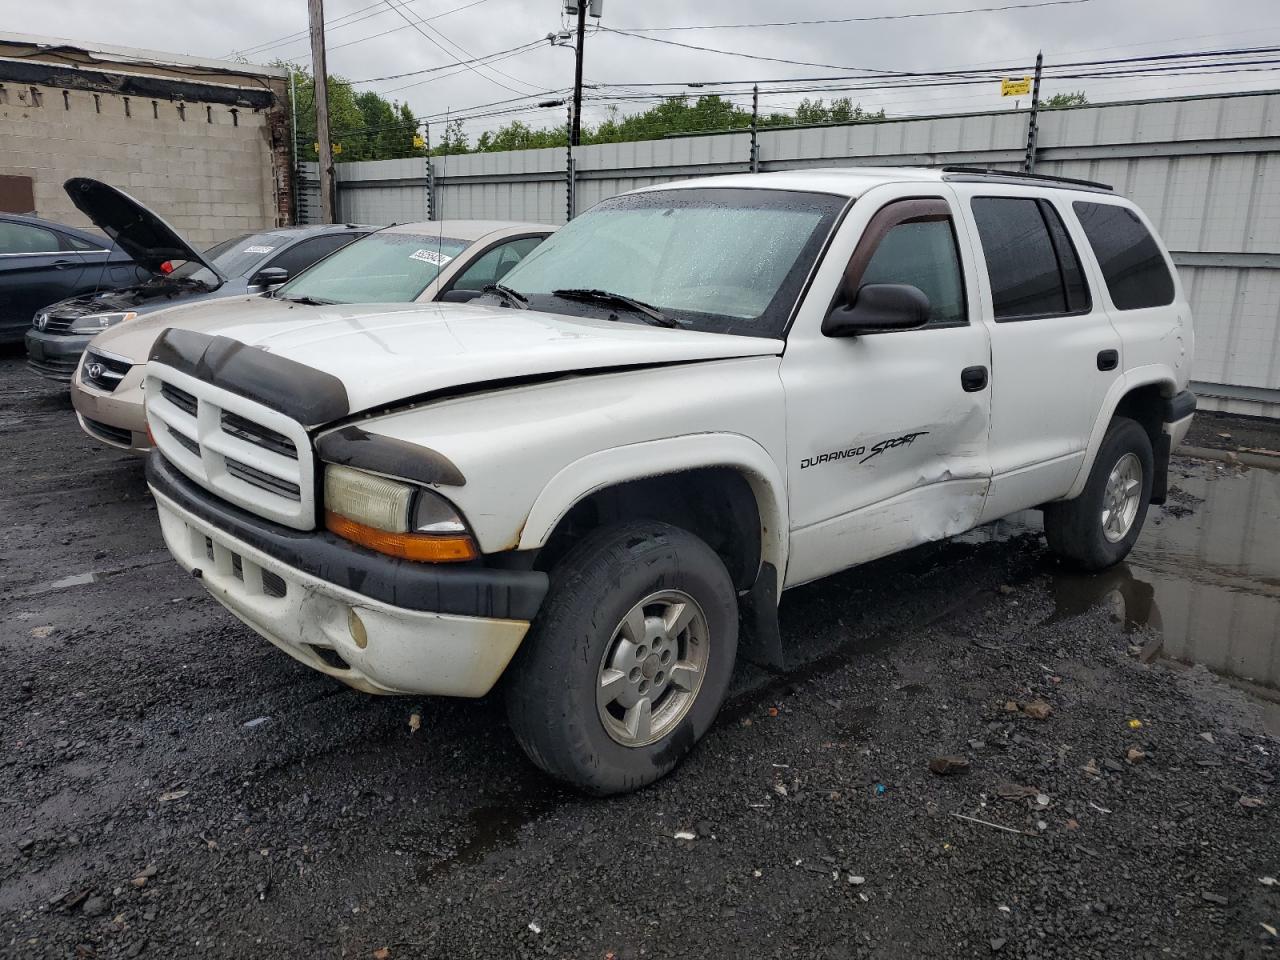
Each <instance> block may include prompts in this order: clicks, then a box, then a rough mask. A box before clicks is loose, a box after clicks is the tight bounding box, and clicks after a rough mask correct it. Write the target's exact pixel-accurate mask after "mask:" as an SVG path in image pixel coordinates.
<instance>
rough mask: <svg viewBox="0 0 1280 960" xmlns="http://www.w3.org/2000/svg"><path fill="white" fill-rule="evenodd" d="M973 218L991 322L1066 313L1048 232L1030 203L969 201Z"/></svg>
mask: <svg viewBox="0 0 1280 960" xmlns="http://www.w3.org/2000/svg"><path fill="white" fill-rule="evenodd" d="M1050 212H1052V211H1050ZM973 217H974V220H975V221H977V224H978V236H979V238H980V239H981V241H982V252H983V254H984V256H985V257H986V260H987V276H988V277H989V278H990V280H991V301H992V306H993V307H994V309H995V318H996V319H997V320H1013V319H1018V318H1027V317H1044V316H1052V315H1054V314H1064V313H1070V312H1071V310H1070V308H1069V307H1068V304H1067V290H1066V284H1065V283H1064V282H1063V271H1062V270H1061V269H1059V266H1058V257H1057V255H1056V254H1055V252H1054V244H1053V240H1052V238H1051V237H1050V236H1049V227H1048V225H1047V224H1046V223H1045V218H1044V214H1043V213H1042V212H1041V208H1040V204H1039V203H1038V202H1037V201H1036V200H1035V199H1034V198H1030V197H1025V198H1024V197H975V198H974V200H973ZM1076 271H1077V274H1078V272H1079V266H1078V264H1077V266H1076Z"/></svg>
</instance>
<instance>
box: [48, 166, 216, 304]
mask: <svg viewBox="0 0 1280 960" xmlns="http://www.w3.org/2000/svg"><path fill="white" fill-rule="evenodd" d="M62 188H63V189H64V190H66V191H67V196H68V197H70V198H71V202H72V203H74V204H75V205H76V209H78V210H79V211H80V212H81V213H83V214H84V215H85V216H86V217H88V218H89V219H90V220H92V221H93V222H94V224H95V225H96V226H97V227H98V229H100V230H102V232H103V233H105V234H106V235H107V236H109V237H110V238H111V239H112V240H114V241H115V242H116V243H117V244H119V245H120V248H121V249H122V250H124V251H125V252H126V253H128V254H129V256H131V257H133V259H134V261H135V262H137V263H139V264H141V265H142V266H144V267H146V268H147V269H148V270H150V271H151V272H152V273H160V272H161V271H160V264H162V263H164V262H165V261H166V260H179V261H181V260H194V261H196V262H197V263H199V264H202V265H203V266H205V267H207V268H209V270H211V271H213V275H214V276H216V277H220V278H221V279H223V280H226V279H227V278H226V277H225V276H224V275H223V274H222V273H221V272H220V271H219V270H218V268H217V267H215V266H214V265H213V264H211V263H210V262H209V261H208V260H206V259H205V258H204V257H203V256H201V254H200V251H198V250H196V248H195V247H193V246H191V244H189V243H187V241H186V240H184V239H182V237H181V236H179V234H178V232H177V231H176V230H174V229H173V227H171V226H169V224H167V223H165V222H164V220H162V219H161V218H160V217H159V216H157V215H156V214H155V213H153V212H152V211H150V210H148V209H147V208H146V207H144V206H143V205H142V204H140V203H139V202H138V201H137V200H135V199H133V197H131V196H129V195H128V194H127V193H125V192H124V191H123V190H117V189H116V188H115V187H113V186H110V185H109V184H105V183H103V182H102V181H101V180H94V179H92V178H90V177H72V178H71V179H70V180H68V181H67V182H66V183H64V184H63V185H62Z"/></svg>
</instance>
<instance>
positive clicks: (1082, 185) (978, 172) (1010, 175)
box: [942, 167, 1115, 193]
mask: <svg viewBox="0 0 1280 960" xmlns="http://www.w3.org/2000/svg"><path fill="white" fill-rule="evenodd" d="M942 172H943V174H944V176H943V178H942V179H944V180H961V181H965V180H969V181H972V180H990V181H995V182H997V183H999V182H1001V181H1003V182H1005V183H1021V182H1023V181H1026V180H1033V181H1036V180H1043V181H1045V182H1047V183H1054V184H1058V185H1060V186H1064V187H1076V188H1078V189H1082V190H1105V191H1107V192H1108V193H1112V192H1114V190H1115V188H1114V187H1112V186H1111V184H1109V183H1098V182H1097V181H1096V180H1079V179H1077V178H1075V177H1054V176H1050V175H1048V174H1044V173H1023V172H1022V171H1021V170H993V169H991V168H990V167H943V168H942ZM948 174H952V175H953V176H947V175H948Z"/></svg>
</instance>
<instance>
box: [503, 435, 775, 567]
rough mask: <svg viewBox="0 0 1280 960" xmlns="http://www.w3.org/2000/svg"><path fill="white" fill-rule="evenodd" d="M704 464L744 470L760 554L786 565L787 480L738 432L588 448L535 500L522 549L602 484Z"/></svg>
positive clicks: (535, 544) (538, 541)
mask: <svg viewBox="0 0 1280 960" xmlns="http://www.w3.org/2000/svg"><path fill="white" fill-rule="evenodd" d="M702 467H729V468H731V469H736V470H739V471H741V473H742V474H743V476H744V477H745V478H746V480H747V482H748V483H749V484H750V486H751V490H752V492H753V493H754V494H755V497H756V505H757V507H758V509H759V511H760V559H761V562H762V563H770V564H772V565H773V566H774V567H775V568H776V569H777V570H778V571H785V570H786V561H787V530H788V518H787V497H786V481H785V480H784V479H783V476H782V472H781V471H780V470H779V469H778V464H777V463H776V462H775V461H774V459H773V457H771V456H770V455H769V453H768V451H767V450H765V448H764V447H762V446H761V445H760V444H758V443H757V442H756V441H755V440H752V439H751V438H750V437H746V436H743V435H742V434H737V433H699V434H693V435H690V436H683V437H669V438H665V439H662V440H649V441H645V442H642V443H632V444H627V445H625V446H621V447H612V448H610V449H608V450H601V451H598V452H596V453H591V454H588V455H587V456H585V457H582V458H580V459H578V460H575V461H574V462H573V463H570V464H569V465H568V466H566V467H564V469H562V470H561V471H560V472H559V473H557V474H556V475H555V476H553V477H552V478H551V480H550V481H549V482H548V483H547V485H546V486H545V487H544V488H543V489H542V492H541V493H540V494H539V495H538V497H537V499H536V500H535V501H534V504H533V507H532V508H531V509H530V511H529V515H528V518H527V519H526V520H525V523H524V528H523V530H522V531H521V533H520V542H519V549H521V550H533V549H537V548H539V547H542V546H544V545H545V544H546V542H547V538H548V537H550V536H551V533H552V531H553V530H555V528H556V525H557V524H558V523H559V522H560V521H561V520H562V519H563V518H564V516H565V515H566V514H567V513H568V512H569V511H570V510H571V509H572V508H573V507H574V505H575V504H577V503H578V502H579V501H581V500H582V499H583V498H584V497H588V496H590V495H591V494H593V493H595V492H596V491H597V490H603V489H604V488H605V487H610V486H614V485H616V484H619V483H626V482H627V481H629V480H641V479H644V478H646V477H655V476H662V475H663V474H669V473H678V472H679V471H681V470H694V469H699V468H702Z"/></svg>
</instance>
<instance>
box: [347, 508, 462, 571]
mask: <svg viewBox="0 0 1280 960" xmlns="http://www.w3.org/2000/svg"><path fill="white" fill-rule="evenodd" d="M324 525H325V529H327V530H329V531H330V532H331V533H336V534H337V535H338V536H340V537H342V539H344V540H350V541H351V542H352V543H357V544H359V545H360V546H362V547H368V548H369V549H370V550H376V551H377V552H378V553H385V554H387V555H388V556H391V557H399V558H400V559H401V560H415V561H417V562H419V563H459V562H461V561H464V560H474V559H475V558H476V557H478V556H479V553H478V552H477V551H476V545H475V542H474V541H472V539H471V538H470V537H469V536H465V535H463V536H434V535H432V534H426V533H388V532H387V531H386V530H378V529H377V528H375V527H368V526H365V525H364V524H363V523H357V522H356V521H354V520H351V519H349V518H347V517H344V516H342V515H341V514H338V513H334V512H333V511H332V510H326V511H325V514H324Z"/></svg>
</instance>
